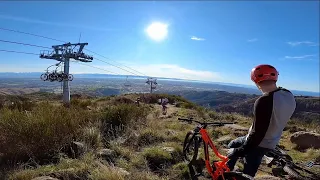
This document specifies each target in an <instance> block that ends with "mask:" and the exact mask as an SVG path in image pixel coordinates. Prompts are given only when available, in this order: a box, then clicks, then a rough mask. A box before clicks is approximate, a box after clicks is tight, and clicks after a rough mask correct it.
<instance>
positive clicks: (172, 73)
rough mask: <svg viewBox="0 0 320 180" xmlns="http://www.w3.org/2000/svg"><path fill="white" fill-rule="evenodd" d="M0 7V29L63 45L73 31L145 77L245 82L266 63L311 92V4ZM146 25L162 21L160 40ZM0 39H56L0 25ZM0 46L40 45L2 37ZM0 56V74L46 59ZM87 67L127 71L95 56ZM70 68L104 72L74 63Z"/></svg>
mask: <svg viewBox="0 0 320 180" xmlns="http://www.w3.org/2000/svg"><path fill="white" fill-rule="evenodd" d="M0 7H1V12H0V27H2V28H8V29H14V30H19V31H24V32H29V33H34V34H39V35H43V36H48V37H52V38H56V39H61V40H64V41H70V42H78V39H79V35H80V33H81V41H82V42H88V43H89V45H88V46H87V48H88V49H90V50H92V51H94V52H97V53H100V54H102V55H104V56H107V57H109V58H110V59H111V60H113V61H117V62H120V63H122V64H125V65H126V66H130V67H132V68H134V69H136V70H138V71H141V72H143V73H144V74H147V75H149V76H162V77H173V78H185V79H194V80H205V81H214V82H229V83H239V84H248V85H253V83H252V82H251V80H250V71H251V69H252V67H254V66H255V65H258V64H262V63H268V64H272V65H274V66H275V67H277V69H278V70H279V73H280V77H279V83H278V85H280V86H283V87H286V88H288V89H295V90H306V91H317V92H318V91H319V2H317V1H314V2H311V1H307V2H297V1H292V2H284V1H283V2H280V1H279V2H276V1H269V2H253V1H248V2H232V1H227V2H219V1H205V2H189V1H176V2H170V1H159V2H157V1H154V2H143V1H140V2H126V1H120V2H113V1H110V2H102V1H100V2H85V1H83V2H81V1H80V2H63V1H60V2H37V1H36V2H25V3H24V2H22V1H19V2H1V5H0ZM152 22H162V23H164V24H167V25H168V28H167V30H168V35H167V37H166V38H165V39H164V40H163V41H160V42H158V41H154V40H152V39H151V38H150V37H149V36H148V35H147V33H146V32H145V29H146V28H147V27H148V25H150V24H151V23H152ZM0 39H1V40H9V41H19V42H24V43H31V44H36V45H42V46H49V47H50V46H51V45H56V44H60V43H59V42H55V41H52V40H48V39H42V38H38V37H33V36H28V35H24V34H17V33H12V32H7V31H1V30H0ZM0 49H5V50H16V51H24V52H32V53H39V51H40V50H42V49H41V48H36V47H27V46H20V45H14V44H8V43H3V42H0ZM89 54H90V53H89ZM0 55H1V67H0V72H8V71H10V72H35V71H37V72H39V71H44V70H45V69H46V67H47V66H49V65H51V64H53V63H54V61H52V60H44V59H40V58H38V57H37V56H32V55H20V54H14V53H12V54H11V53H5V52H0ZM99 58H100V57H99ZM100 59H103V58H100ZM104 60H105V59H104ZM110 62H111V63H113V62H112V61H110ZM90 65H92V66H96V67H99V68H103V69H107V70H110V71H113V72H116V73H119V74H128V73H127V72H125V71H123V70H121V69H117V68H115V67H112V66H110V65H108V64H106V63H103V62H100V61H94V62H92V63H91V64H90ZM117 65H118V64H117ZM70 71H71V73H106V72H104V71H102V70H98V69H94V68H92V67H87V66H82V65H78V64H74V63H73V64H71V68H70Z"/></svg>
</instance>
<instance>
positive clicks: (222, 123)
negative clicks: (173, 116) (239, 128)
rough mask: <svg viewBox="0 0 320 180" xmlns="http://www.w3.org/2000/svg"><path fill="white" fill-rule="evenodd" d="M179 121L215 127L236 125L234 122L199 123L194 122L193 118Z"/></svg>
mask: <svg viewBox="0 0 320 180" xmlns="http://www.w3.org/2000/svg"><path fill="white" fill-rule="evenodd" d="M178 120H180V121H186V122H189V123H192V122H196V123H198V124H201V125H213V126H223V125H226V124H235V123H233V122H200V121H197V120H193V118H178Z"/></svg>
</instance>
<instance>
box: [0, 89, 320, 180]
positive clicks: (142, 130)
mask: <svg viewBox="0 0 320 180" xmlns="http://www.w3.org/2000/svg"><path fill="white" fill-rule="evenodd" d="M139 96H140V98H141V99H142V101H143V102H150V103H155V102H156V100H157V98H159V97H161V96H163V95H150V96H146V95H145V96H144V97H143V96H142V95H139V94H130V95H124V96H123V97H104V98H100V99H78V100H77V101H73V106H72V107H71V109H65V108H63V107H60V106H53V105H50V104H40V105H39V106H36V107H35V108H34V109H33V110H32V112H31V114H25V113H24V112H21V111H19V110H9V109H3V110H1V112H0V115H1V116H0V130H1V131H0V140H2V141H0V146H1V147H5V149H4V148H1V149H0V154H1V153H3V154H4V155H5V156H6V157H8V158H9V159H10V158H11V160H13V159H16V160H21V159H23V158H26V157H27V158H29V157H33V158H34V157H36V158H38V159H41V158H42V157H43V156H47V155H48V154H50V155H52V154H57V153H59V150H60V149H61V147H63V146H65V145H66V144H68V143H70V142H71V141H72V140H79V141H82V142H84V143H85V145H86V146H87V147H88V148H89V149H90V151H91V152H93V153H94V152H95V151H96V150H99V149H101V148H109V149H111V150H113V151H114V152H115V153H114V157H112V158H113V160H112V163H113V164H112V165H103V164H101V163H100V160H99V159H98V158H97V157H96V156H95V155H94V154H86V155H84V156H83V157H82V158H79V159H68V158H61V159H60V161H59V162H58V163H57V164H49V165H43V166H38V167H28V168H26V169H24V168H21V167H19V168H17V169H16V170H15V171H13V172H11V173H10V176H9V177H10V178H8V179H18V180H27V179H28V180H29V179H32V178H33V177H37V176H39V175H51V176H53V177H58V178H61V179H79V180H82V179H83V180H84V179H89V180H90V179H92V180H95V179H98V180H106V179H108V180H123V179H129V180H136V179H141V180H149V179H150V180H151V179H152V180H165V179H190V177H189V173H188V168H187V165H186V163H185V162H184V161H183V157H182V143H183V140H184V138H185V135H186V133H187V132H188V131H189V130H192V129H193V128H194V127H195V124H187V123H184V122H179V121H178V120H177V117H194V118H196V119H198V120H203V121H222V122H226V121H228V122H229V121H231V122H237V123H238V124H239V125H242V126H244V127H249V126H250V125H251V123H252V119H251V118H249V117H245V116H241V115H239V114H235V113H231V114H230V113H217V112H214V111H209V110H206V109H204V108H199V107H197V106H194V104H193V103H189V102H188V101H186V100H184V99H182V98H181V97H178V96H169V97H170V99H169V101H170V102H176V103H177V102H180V107H175V106H173V105H170V109H169V110H170V113H169V114H168V115H167V116H165V117H162V116H161V115H160V111H159V108H158V107H157V106H158V105H153V104H151V105H150V104H144V103H141V106H140V107H137V106H136V105H134V104H133V103H132V101H133V100H135V99H136V98H137V97H139ZM142 97H143V98H144V99H143V98H142ZM87 106H92V107H94V108H95V110H93V111H89V110H86V107H87ZM178 106H179V105H178ZM187 108H190V109H187ZM168 112H169V111H168ZM290 125H295V126H297V125H299V126H304V127H305V128H307V129H308V130H310V129H317V127H316V126H314V125H304V124H302V123H300V122H296V121H294V122H293V123H292V124H290ZM207 130H208V133H209V135H211V137H212V139H213V140H216V139H217V138H219V137H222V136H224V135H229V136H231V137H236V136H238V135H239V132H237V131H233V130H231V129H229V128H227V127H218V128H213V127H208V129H207ZM31 132H32V133H31ZM290 135H291V134H290V132H289V131H285V132H284V134H283V136H282V139H281V142H280V144H281V145H283V146H284V147H285V148H286V149H287V150H289V152H288V153H289V154H290V155H291V156H292V157H293V159H294V160H295V161H296V162H306V161H308V160H312V159H314V158H316V157H317V156H318V155H320V152H319V150H314V149H310V150H308V151H306V152H299V151H297V150H294V149H293V148H294V145H293V144H292V143H291V142H290V140H289V139H290ZM16 144H17V145H18V146H17V145H16ZM216 145H217V147H218V149H219V150H221V143H216ZM9 149H10V151H9ZM168 149H169V150H168ZM221 153H222V154H223V153H224V152H223V151H221ZM199 156H200V157H203V147H201V149H200V150H199ZM21 157H23V158H21ZM210 159H212V160H213V159H216V157H215V155H214V154H213V153H212V152H211V151H210ZM109 163H110V162H109ZM24 167H26V166H24ZM119 167H121V168H123V169H125V170H127V171H128V172H129V173H130V175H125V174H124V173H123V172H121V170H120V169H119ZM260 174H261V173H260ZM262 174H263V173H262ZM0 178H1V177H0Z"/></svg>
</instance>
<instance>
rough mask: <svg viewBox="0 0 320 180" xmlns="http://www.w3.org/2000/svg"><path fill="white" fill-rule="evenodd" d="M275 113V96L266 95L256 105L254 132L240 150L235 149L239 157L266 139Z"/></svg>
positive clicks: (252, 131) (251, 132)
mask: <svg viewBox="0 0 320 180" xmlns="http://www.w3.org/2000/svg"><path fill="white" fill-rule="evenodd" d="M272 111H273V96H272V95H265V96H261V97H260V98H259V99H257V100H256V102H255V104H254V121H253V125H252V130H251V131H250V134H249V136H248V138H247V140H246V142H245V143H244V144H243V145H242V146H241V147H239V148H237V149H235V151H237V154H238V155H240V156H241V155H244V154H246V152H249V151H250V150H251V149H252V148H255V147H257V146H259V144H260V143H261V141H262V140H263V138H264V137H265V135H266V133H267V130H268V128H269V124H270V122H271V117H272Z"/></svg>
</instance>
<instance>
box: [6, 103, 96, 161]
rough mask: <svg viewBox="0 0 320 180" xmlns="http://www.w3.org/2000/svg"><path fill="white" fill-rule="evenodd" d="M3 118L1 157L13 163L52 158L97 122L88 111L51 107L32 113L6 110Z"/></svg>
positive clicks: (43, 106) (44, 104)
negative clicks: (89, 124) (88, 125)
mask: <svg viewBox="0 0 320 180" xmlns="http://www.w3.org/2000/svg"><path fill="white" fill-rule="evenodd" d="M0 114H1V117H0V130H1V131H0V138H1V139H2V141H1V142H0V147H1V149H0V153H2V154H3V156H4V159H7V160H9V161H17V160H27V159H29V158H33V159H34V160H41V159H43V158H47V157H50V156H52V155H53V154H55V153H57V152H59V150H60V149H62V148H63V147H64V146H66V145H67V144H68V143H70V142H71V141H72V140H73V139H75V138H76V137H78V136H80V135H81V132H82V128H83V127H84V126H85V125H86V124H87V123H89V122H90V121H93V118H94V116H92V115H91V114H89V113H87V112H85V111H79V110H78V109H73V108H71V109H66V108H63V107H61V106H60V107H56V106H52V105H50V104H47V103H42V104H40V105H39V106H37V107H36V108H35V109H34V110H33V111H31V112H29V113H25V112H23V111H18V110H16V109H14V110H9V109H2V110H1V112H0Z"/></svg>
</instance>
